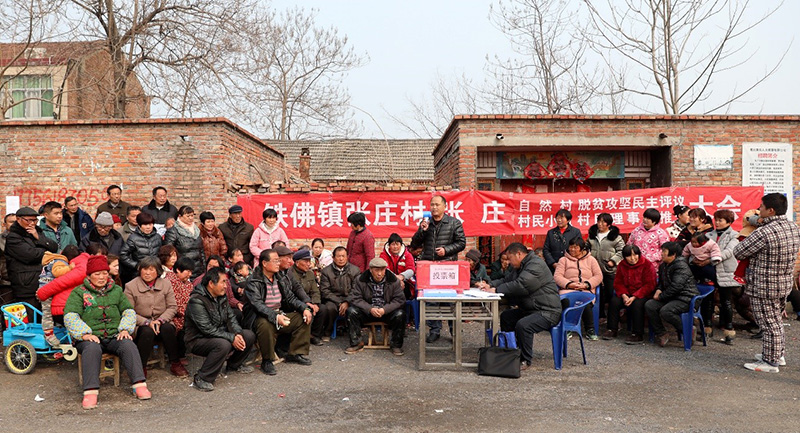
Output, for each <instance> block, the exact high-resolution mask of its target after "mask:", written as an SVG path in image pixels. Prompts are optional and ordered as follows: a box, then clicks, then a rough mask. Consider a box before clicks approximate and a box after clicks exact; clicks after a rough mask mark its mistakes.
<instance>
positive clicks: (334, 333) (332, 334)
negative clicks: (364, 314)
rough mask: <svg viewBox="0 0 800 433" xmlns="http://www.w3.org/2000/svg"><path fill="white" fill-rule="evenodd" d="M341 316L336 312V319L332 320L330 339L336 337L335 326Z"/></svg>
mask: <svg viewBox="0 0 800 433" xmlns="http://www.w3.org/2000/svg"><path fill="white" fill-rule="evenodd" d="M341 318H342V316H340V315H338V314H337V315H336V320H334V321H333V332H331V340H335V339H336V328H337V327H338V325H339V319H341Z"/></svg>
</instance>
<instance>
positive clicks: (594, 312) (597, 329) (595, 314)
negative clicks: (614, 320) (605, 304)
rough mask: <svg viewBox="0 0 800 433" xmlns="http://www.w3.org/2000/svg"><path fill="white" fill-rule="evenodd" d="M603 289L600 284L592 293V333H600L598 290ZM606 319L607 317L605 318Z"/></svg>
mask: <svg viewBox="0 0 800 433" xmlns="http://www.w3.org/2000/svg"><path fill="white" fill-rule="evenodd" d="M602 289H603V285H602V284H600V285H599V286H597V288H596V289H595V291H594V292H595V293H594V305H593V306H592V316H593V319H594V333H595V335H600V303H601V302H600V290H602ZM606 320H607V319H606Z"/></svg>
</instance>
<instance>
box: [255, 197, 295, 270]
mask: <svg viewBox="0 0 800 433" xmlns="http://www.w3.org/2000/svg"><path fill="white" fill-rule="evenodd" d="M261 217H262V218H264V221H263V222H262V223H261V224H259V225H258V227H256V229H255V231H253V237H251V238H250V252H251V253H252V254H253V257H255V258H256V259H255V260H256V263H255V266H258V256H260V255H261V251H264V250H266V249H269V248H272V244H273V243H274V242H275V241H283V243H285V244H286V246H287V247H288V246H289V238H288V237H287V236H286V232H285V231H283V229H282V228H281V227H280V225H278V212H275V209H271V208H270V209H264V212H262V213H261Z"/></svg>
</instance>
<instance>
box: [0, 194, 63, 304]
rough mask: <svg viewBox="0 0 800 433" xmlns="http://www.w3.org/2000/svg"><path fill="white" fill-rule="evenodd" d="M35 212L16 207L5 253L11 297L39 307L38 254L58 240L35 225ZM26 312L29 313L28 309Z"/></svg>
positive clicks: (56, 248)
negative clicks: (14, 218)
mask: <svg viewBox="0 0 800 433" xmlns="http://www.w3.org/2000/svg"><path fill="white" fill-rule="evenodd" d="M37 216H38V214H37V213H36V211H35V210H33V209H31V208H29V207H23V208H20V209H19V210H18V211H17V221H16V222H15V223H14V224H12V225H11V227H10V228H9V229H8V238H7V239H6V250H5V255H6V266H7V269H8V280H9V281H10V282H11V287H12V291H13V293H14V301H16V302H27V303H29V304H31V305H33V306H34V307H36V308H41V307H42V305H41V304H40V303H39V300H38V299H37V298H36V289H38V288H39V275H40V274H41V273H42V257H44V253H45V252H51V253H55V252H56V251H57V250H58V244H57V243H56V241H54V240H52V239H50V238H48V237H46V236H45V235H44V232H43V231H42V229H41V228H40V227H37V226H36V221H37ZM28 314H29V317H33V316H32V315H31V312H28Z"/></svg>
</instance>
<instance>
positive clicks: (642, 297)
mask: <svg viewBox="0 0 800 433" xmlns="http://www.w3.org/2000/svg"><path fill="white" fill-rule="evenodd" d="M622 257H623V258H624V260H622V261H621V262H619V266H618V268H617V276H616V278H615V279H614V290H615V291H616V296H614V297H613V298H611V302H610V303H609V304H608V322H607V325H608V330H607V331H606V332H605V334H603V339H604V340H610V339H612V338H616V337H617V332H618V329H619V312H620V310H622V309H623V308H624V309H626V310H627V312H628V314H630V315H631V317H632V318H633V332H632V333H631V335H630V336H629V337H628V338H627V339H626V340H625V344H641V343H642V342H644V337H643V335H644V303H645V302H647V300H648V299H650V298H652V297H653V292H654V291H655V289H656V270H655V269H654V268H653V266H652V264H651V263H650V261H649V260H647V258H645V257H644V256H643V255H642V251H641V250H640V249H639V247H637V246H636V245H625V248H623V249H622Z"/></svg>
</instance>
